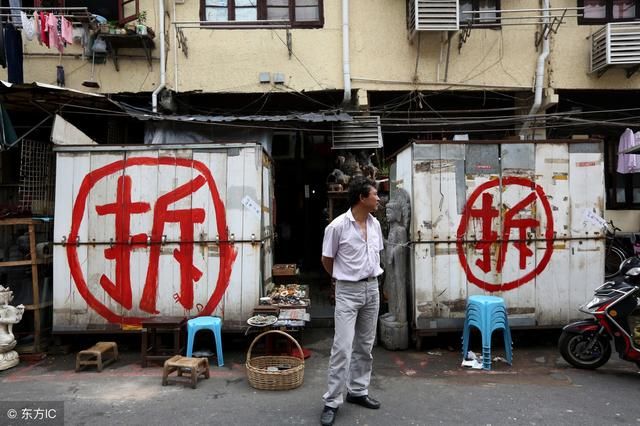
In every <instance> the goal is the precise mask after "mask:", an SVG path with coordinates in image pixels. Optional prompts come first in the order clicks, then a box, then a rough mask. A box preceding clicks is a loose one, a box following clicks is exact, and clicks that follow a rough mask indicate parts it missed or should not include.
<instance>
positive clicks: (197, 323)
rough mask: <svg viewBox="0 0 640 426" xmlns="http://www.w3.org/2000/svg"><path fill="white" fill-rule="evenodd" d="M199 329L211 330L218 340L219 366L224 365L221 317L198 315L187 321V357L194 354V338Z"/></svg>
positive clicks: (216, 340) (217, 354)
mask: <svg viewBox="0 0 640 426" xmlns="http://www.w3.org/2000/svg"><path fill="white" fill-rule="evenodd" d="M198 330H211V331H212V332H213V337H214V340H215V342H216V356H217V357H218V367H222V366H223V365H224V359H223V358H222V320H221V319H220V318H219V317H208V316H207V317H197V318H192V319H190V320H189V321H187V357H189V358H190V357H191V355H192V354H193V340H194V338H195V336H196V333H197V332H198Z"/></svg>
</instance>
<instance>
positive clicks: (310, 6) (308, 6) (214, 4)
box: [200, 0, 495, 27]
mask: <svg viewBox="0 0 640 426" xmlns="http://www.w3.org/2000/svg"><path fill="white" fill-rule="evenodd" d="M494 1H495V0H494ZM200 4H201V5H202V7H203V8H204V11H202V12H201V13H202V16H204V19H205V20H206V21H211V22H230V23H232V22H234V21H236V22H252V23H253V22H255V23H256V24H251V26H253V25H259V23H260V21H279V22H271V23H270V24H271V25H274V24H275V25H278V24H279V23H284V22H289V23H290V25H291V26H292V27H296V24H297V23H300V26H314V27H315V26H320V25H321V24H322V0H234V1H228V0H201V3H200ZM264 25H269V23H268V22H265V23H264Z"/></svg>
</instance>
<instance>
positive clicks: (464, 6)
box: [459, 0, 473, 22]
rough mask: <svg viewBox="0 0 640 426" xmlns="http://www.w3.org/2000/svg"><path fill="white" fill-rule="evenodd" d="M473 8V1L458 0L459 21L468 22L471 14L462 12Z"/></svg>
mask: <svg viewBox="0 0 640 426" xmlns="http://www.w3.org/2000/svg"><path fill="white" fill-rule="evenodd" d="M472 10H473V2H472V1H471V0H461V1H460V9H459V11H460V18H459V19H460V22H468V21H470V20H471V18H472V17H473V15H472V14H469V13H463V12H471V11H472Z"/></svg>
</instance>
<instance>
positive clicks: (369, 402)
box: [347, 394, 380, 410]
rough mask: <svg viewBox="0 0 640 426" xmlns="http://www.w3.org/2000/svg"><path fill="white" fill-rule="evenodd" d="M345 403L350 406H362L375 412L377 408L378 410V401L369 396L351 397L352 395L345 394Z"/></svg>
mask: <svg viewBox="0 0 640 426" xmlns="http://www.w3.org/2000/svg"><path fill="white" fill-rule="evenodd" d="M347 402H350V403H352V404H358V405H362V406H363V407H366V408H372V409H374V410H377V409H378V408H380V401H376V400H375V399H373V398H371V397H370V396H369V395H362V396H353V395H350V394H347Z"/></svg>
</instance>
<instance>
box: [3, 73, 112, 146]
mask: <svg viewBox="0 0 640 426" xmlns="http://www.w3.org/2000/svg"><path fill="white" fill-rule="evenodd" d="M0 105H2V106H3V109H4V110H5V111H6V112H8V114H6V117H3V123H4V122H6V121H7V120H8V119H9V116H10V117H11V120H14V121H15V120H16V119H19V121H20V122H21V123H22V125H23V127H28V129H29V130H27V131H23V132H19V134H18V135H17V138H13V137H7V134H6V132H5V134H4V135H3V137H2V138H0V151H2V150H4V149H8V148H11V147H12V146H14V145H16V144H17V143H18V142H20V141H21V140H22V139H24V138H25V137H27V136H29V135H30V134H31V133H32V132H33V131H35V130H36V129H38V128H40V127H41V126H42V125H43V124H45V123H46V122H48V121H51V120H53V117H54V116H55V115H56V114H61V113H63V114H64V113H80V114H105V113H107V114H110V113H116V114H117V113H120V114H124V111H123V109H122V107H120V105H119V104H118V103H117V102H115V101H112V100H111V99H109V98H108V97H107V96H105V95H101V94H99V93H91V92H83V91H81V90H75V89H67V88H64V87H59V86H54V85H51V84H46V83H38V82H34V83H29V84H13V83H9V82H7V81H3V80H0ZM5 130H6V126H5Z"/></svg>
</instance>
